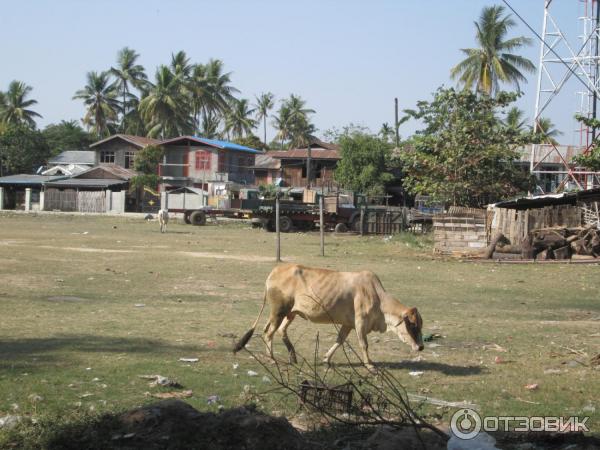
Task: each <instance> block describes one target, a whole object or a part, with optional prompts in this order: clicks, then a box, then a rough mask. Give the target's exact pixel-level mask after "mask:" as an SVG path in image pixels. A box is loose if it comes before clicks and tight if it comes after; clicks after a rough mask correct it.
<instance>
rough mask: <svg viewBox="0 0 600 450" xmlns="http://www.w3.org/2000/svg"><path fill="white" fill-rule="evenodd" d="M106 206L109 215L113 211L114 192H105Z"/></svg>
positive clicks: (108, 190)
mask: <svg viewBox="0 0 600 450" xmlns="http://www.w3.org/2000/svg"><path fill="white" fill-rule="evenodd" d="M104 205H105V207H106V212H107V213H109V212H111V211H112V192H111V191H110V189H107V190H106V191H104Z"/></svg>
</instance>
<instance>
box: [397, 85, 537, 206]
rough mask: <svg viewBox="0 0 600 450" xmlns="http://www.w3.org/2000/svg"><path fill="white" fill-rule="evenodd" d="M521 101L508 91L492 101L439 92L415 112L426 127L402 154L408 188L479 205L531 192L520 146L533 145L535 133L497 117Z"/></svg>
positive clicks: (447, 200)
mask: <svg viewBox="0 0 600 450" xmlns="http://www.w3.org/2000/svg"><path fill="white" fill-rule="evenodd" d="M516 98H517V94H514V93H507V92H499V93H497V95H496V97H495V98H492V97H490V96H488V95H486V94H480V95H479V96H478V95H476V94H475V93H473V92H470V91H465V90H463V91H455V90H454V89H445V88H439V89H438V90H437V91H436V93H435V96H434V99H433V101H431V102H426V101H421V102H419V103H418V104H417V110H416V111H415V112H413V113H412V114H413V116H414V117H415V118H417V119H420V120H421V121H422V122H423V123H424V125H425V128H424V129H423V130H421V131H418V132H417V133H416V134H415V135H414V136H413V138H412V139H411V140H410V141H409V142H408V143H407V144H406V145H405V151H404V152H402V153H401V160H402V161H403V171H404V174H405V176H404V179H403V184H404V187H405V189H406V190H407V191H409V192H410V193H413V194H425V195H430V196H432V197H433V198H434V199H435V200H438V201H443V202H445V203H448V204H452V205H460V206H475V207H480V206H483V205H484V204H486V203H489V202H493V201H496V200H499V199H501V198H506V197H509V196H513V195H515V194H517V193H519V192H522V191H524V190H526V189H527V187H528V181H529V176H528V174H527V173H526V172H525V171H523V170H521V169H520V168H519V167H518V166H517V165H516V164H515V161H516V160H518V158H519V155H518V153H517V152H516V151H515V147H516V146H517V145H519V144H524V143H527V142H531V140H532V136H531V133H530V132H522V131H519V130H517V129H515V128H514V127H510V126H507V125H506V124H505V123H503V121H501V120H500V119H499V118H498V116H497V112H498V110H499V109H501V108H505V107H507V106H508V105H510V104H511V103H512V102H514V101H515V100H516Z"/></svg>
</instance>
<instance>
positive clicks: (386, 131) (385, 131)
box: [379, 122, 395, 142]
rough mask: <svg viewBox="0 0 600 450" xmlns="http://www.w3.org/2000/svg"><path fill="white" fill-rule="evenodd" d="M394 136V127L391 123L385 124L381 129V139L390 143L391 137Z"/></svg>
mask: <svg viewBox="0 0 600 450" xmlns="http://www.w3.org/2000/svg"><path fill="white" fill-rule="evenodd" d="M394 134H395V131H394V127H392V126H391V125H390V124H389V123H387V122H384V123H383V124H382V125H381V129H380V130H379V135H380V136H381V138H382V139H383V140H385V141H386V142H388V141H389V140H390V137H391V136H393V135H394Z"/></svg>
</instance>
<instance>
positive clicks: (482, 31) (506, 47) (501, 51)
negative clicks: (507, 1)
mask: <svg viewBox="0 0 600 450" xmlns="http://www.w3.org/2000/svg"><path fill="white" fill-rule="evenodd" d="M504 11H505V10H504V7H502V6H499V5H496V6H489V7H485V8H483V11H482V12H481V16H480V18H479V22H475V28H476V30H477V31H476V40H477V44H478V45H479V46H478V47H477V48H464V49H462V50H461V51H462V52H463V53H464V54H465V55H466V56H467V57H466V58H465V59H464V60H462V61H461V62H460V63H458V64H457V65H456V66H454V67H453V68H452V70H451V71H450V74H451V76H452V78H458V80H459V82H460V83H461V84H462V85H463V86H464V87H465V88H466V89H471V88H475V90H476V91H478V92H483V93H486V94H488V95H494V94H495V93H496V92H497V91H498V89H499V86H500V83H508V84H511V85H516V86H517V90H519V83H522V82H526V81H527V79H526V78H525V75H524V74H523V72H534V70H535V66H534V64H533V63H532V62H531V61H530V60H529V59H527V58H525V57H523V56H520V55H517V54H515V53H513V52H514V51H515V50H519V49H520V48H521V47H523V46H525V45H530V44H531V39H529V38H526V37H524V36H519V37H515V38H511V39H507V36H506V35H507V34H508V31H509V30H510V28H512V27H514V26H515V21H514V20H513V19H512V18H511V16H510V14H507V15H504Z"/></svg>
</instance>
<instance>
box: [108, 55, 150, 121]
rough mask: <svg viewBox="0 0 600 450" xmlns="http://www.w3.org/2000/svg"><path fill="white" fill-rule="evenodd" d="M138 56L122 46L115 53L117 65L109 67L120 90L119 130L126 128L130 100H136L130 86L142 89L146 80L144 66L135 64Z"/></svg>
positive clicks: (130, 105)
mask: <svg viewBox="0 0 600 450" xmlns="http://www.w3.org/2000/svg"><path fill="white" fill-rule="evenodd" d="M139 57H140V55H139V54H138V53H136V52H135V50H133V49H130V48H129V47H123V48H122V49H121V50H119V52H118V53H117V67H111V68H110V73H111V74H112V75H113V76H114V77H115V78H116V79H117V84H116V86H117V89H118V90H119V91H120V92H121V98H122V102H121V131H124V130H125V128H126V124H125V122H126V119H127V115H128V111H129V110H130V109H131V108H130V107H132V106H133V105H132V104H131V103H132V101H133V100H137V97H135V95H133V94H132V93H131V92H130V86H133V87H135V88H137V89H139V90H140V91H143V90H144V89H145V84H146V83H147V80H148V77H147V76H146V72H145V70H144V66H142V65H140V64H136V62H137V59H138V58H139Z"/></svg>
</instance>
